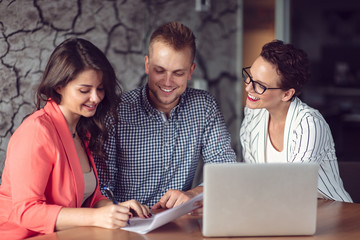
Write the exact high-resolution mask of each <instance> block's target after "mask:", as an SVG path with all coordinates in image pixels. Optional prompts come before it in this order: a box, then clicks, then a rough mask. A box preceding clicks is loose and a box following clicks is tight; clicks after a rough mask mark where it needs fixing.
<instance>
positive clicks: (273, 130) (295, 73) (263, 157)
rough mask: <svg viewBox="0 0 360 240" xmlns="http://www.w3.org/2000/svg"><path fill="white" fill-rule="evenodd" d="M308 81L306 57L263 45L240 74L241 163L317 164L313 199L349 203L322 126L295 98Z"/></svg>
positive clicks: (286, 47) (326, 130)
mask: <svg viewBox="0 0 360 240" xmlns="http://www.w3.org/2000/svg"><path fill="white" fill-rule="evenodd" d="M309 77H310V71H309V61H308V58H307V55H306V53H305V52H304V51H302V50H300V49H297V48H295V47H294V46H293V45H291V44H284V43H283V42H282V41H279V40H275V41H273V42H270V43H267V44H265V45H264V46H263V48H262V51H261V54H260V56H259V57H258V58H257V59H256V60H255V61H254V63H253V65H252V66H251V67H247V68H243V80H244V82H245V84H246V85H245V86H246V89H245V90H246V91H247V93H248V97H247V100H246V107H245V109H244V115H245V117H244V120H243V122H242V125H241V129H240V140H241V145H242V152H243V158H244V161H245V162H249V163H271V162H315V163H318V164H319V166H320V167H319V180H318V196H319V197H320V198H326V199H332V200H337V201H344V202H352V200H351V197H350V196H349V194H348V193H347V192H346V191H345V189H344V186H343V183H342V180H341V178H340V175H339V169H338V163H337V158H336V154H335V148H334V141H333V138H332V135H331V131H330V128H329V126H328V124H327V123H326V121H325V119H324V118H323V117H322V115H321V114H320V113H319V112H318V111H317V110H315V109H313V108H311V107H309V106H308V105H306V104H305V103H303V102H302V101H301V100H300V99H299V98H298V97H297V96H298V95H299V94H300V93H301V90H302V88H303V85H304V84H305V82H306V81H307V80H308V78H309Z"/></svg>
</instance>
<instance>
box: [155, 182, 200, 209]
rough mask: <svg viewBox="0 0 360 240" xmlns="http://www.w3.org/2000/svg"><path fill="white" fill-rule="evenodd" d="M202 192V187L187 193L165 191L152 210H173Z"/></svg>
mask: <svg viewBox="0 0 360 240" xmlns="http://www.w3.org/2000/svg"><path fill="white" fill-rule="evenodd" d="M202 191H203V187H202V186H199V187H196V188H193V189H191V190H189V191H186V192H183V191H180V190H173V189H171V190H169V191H167V192H166V193H165V194H164V196H162V197H161V199H160V201H159V202H157V203H156V204H155V205H154V206H152V208H151V209H152V210H155V209H159V208H165V209H166V208H173V207H176V206H178V205H180V204H183V203H184V202H187V201H188V200H190V199H191V198H193V197H195V196H196V195H197V194H199V193H201V192H202Z"/></svg>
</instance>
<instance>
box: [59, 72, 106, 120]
mask: <svg viewBox="0 0 360 240" xmlns="http://www.w3.org/2000/svg"><path fill="white" fill-rule="evenodd" d="M102 84H103V83H102V73H101V72H99V71H95V70H92V69H90V70H84V71H83V72H81V73H80V74H78V75H77V77H76V78H75V79H74V80H72V81H70V82H69V83H68V84H67V85H66V86H65V87H61V88H59V89H57V92H58V93H59V94H60V95H61V102H60V104H59V107H60V109H61V111H62V113H63V114H64V116H65V119H66V121H67V122H68V124H74V123H75V124H76V122H77V121H78V120H79V119H80V117H81V116H83V117H92V116H94V114H95V112H96V108H97V106H98V104H99V103H100V102H101V101H102V100H103V99H104V96H105V91H104V88H103V85H102Z"/></svg>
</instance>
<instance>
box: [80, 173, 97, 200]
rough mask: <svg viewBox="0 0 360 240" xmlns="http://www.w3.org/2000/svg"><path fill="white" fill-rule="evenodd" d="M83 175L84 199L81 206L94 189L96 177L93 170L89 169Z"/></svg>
mask: <svg viewBox="0 0 360 240" xmlns="http://www.w3.org/2000/svg"><path fill="white" fill-rule="evenodd" d="M83 174H84V183H85V189H84V197H83V200H82V204H83V203H84V202H85V200H86V199H87V198H88V197H90V196H91V195H92V194H93V193H94V191H95V188H96V177H95V173H94V170H93V168H91V170H90V172H88V173H83Z"/></svg>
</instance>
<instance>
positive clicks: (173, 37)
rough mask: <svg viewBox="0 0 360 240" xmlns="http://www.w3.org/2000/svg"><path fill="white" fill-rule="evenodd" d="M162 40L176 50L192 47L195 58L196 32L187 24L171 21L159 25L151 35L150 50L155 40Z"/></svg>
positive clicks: (193, 57)
mask: <svg viewBox="0 0 360 240" xmlns="http://www.w3.org/2000/svg"><path fill="white" fill-rule="evenodd" d="M157 41H161V42H164V43H166V44H169V45H170V46H171V47H173V48H174V49H175V50H177V51H179V50H183V49H185V48H187V47H188V48H190V50H191V54H192V61H194V59H195V54H196V44H195V36H194V33H193V32H192V31H191V30H190V28H188V27H187V26H185V25H183V24H182V23H179V22H169V23H165V24H163V25H161V26H160V27H158V28H157V29H156V30H155V31H154V32H153V34H152V35H151V37H150V43H149V50H148V51H149V52H148V55H150V49H151V47H152V44H153V43H154V42H157Z"/></svg>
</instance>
